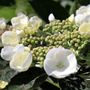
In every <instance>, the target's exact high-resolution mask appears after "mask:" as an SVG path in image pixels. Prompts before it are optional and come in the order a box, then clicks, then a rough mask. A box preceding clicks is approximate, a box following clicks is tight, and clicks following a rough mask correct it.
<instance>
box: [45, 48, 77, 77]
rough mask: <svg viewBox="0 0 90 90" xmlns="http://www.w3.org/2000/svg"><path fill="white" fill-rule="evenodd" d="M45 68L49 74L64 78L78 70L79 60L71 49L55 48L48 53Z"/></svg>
mask: <svg viewBox="0 0 90 90" xmlns="http://www.w3.org/2000/svg"><path fill="white" fill-rule="evenodd" d="M44 69H45V71H46V73H47V74H48V75H49V76H53V77H55V78H64V77H66V76H69V75H70V74H72V73H75V72H77V60H76V57H75V55H74V54H73V53H72V52H71V51H70V50H68V49H64V48H63V47H59V48H53V49H51V50H50V51H49V52H48V53H47V55H46V58H45V61H44Z"/></svg>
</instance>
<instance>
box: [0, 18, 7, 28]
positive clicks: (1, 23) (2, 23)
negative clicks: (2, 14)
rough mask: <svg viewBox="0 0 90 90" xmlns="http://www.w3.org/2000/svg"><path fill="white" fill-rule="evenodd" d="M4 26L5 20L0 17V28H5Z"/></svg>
mask: <svg viewBox="0 0 90 90" xmlns="http://www.w3.org/2000/svg"><path fill="white" fill-rule="evenodd" d="M5 28H6V21H5V19H4V18H0V29H1V30H2V29H5Z"/></svg>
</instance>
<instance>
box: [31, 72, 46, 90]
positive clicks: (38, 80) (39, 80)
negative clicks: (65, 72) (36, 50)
mask: <svg viewBox="0 0 90 90" xmlns="http://www.w3.org/2000/svg"><path fill="white" fill-rule="evenodd" d="M46 79H47V75H46V74H45V73H44V74H42V75H40V76H39V77H37V78H35V79H34V80H32V81H31V82H30V83H31V84H32V87H31V88H30V89H32V90H33V89H34V88H37V87H38V86H40V85H41V84H42V83H43V82H44V81H45V80H46Z"/></svg>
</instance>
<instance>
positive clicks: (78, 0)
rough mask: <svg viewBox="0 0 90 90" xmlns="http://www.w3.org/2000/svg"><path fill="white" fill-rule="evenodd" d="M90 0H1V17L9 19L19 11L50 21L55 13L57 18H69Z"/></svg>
mask: <svg viewBox="0 0 90 90" xmlns="http://www.w3.org/2000/svg"><path fill="white" fill-rule="evenodd" d="M89 3H90V0H0V17H4V18H6V19H7V21H10V19H11V18H12V17H13V16H16V14H17V13H19V12H24V13H25V14H27V15H29V16H32V15H38V16H39V17H40V18H42V19H43V20H44V21H46V22H48V15H49V14H50V13H53V14H54V15H55V17H56V18H57V19H60V20H63V19H65V18H67V17H68V16H69V15H71V14H72V13H75V10H76V9H77V8H79V6H81V5H87V4H89Z"/></svg>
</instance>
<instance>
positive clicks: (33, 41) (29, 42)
mask: <svg viewBox="0 0 90 90" xmlns="http://www.w3.org/2000/svg"><path fill="white" fill-rule="evenodd" d="M21 43H23V45H25V46H31V48H34V47H37V46H42V45H43V44H44V37H43V36H41V37H37V36H31V35H26V36H25V37H24V38H22V39H21Z"/></svg>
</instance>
